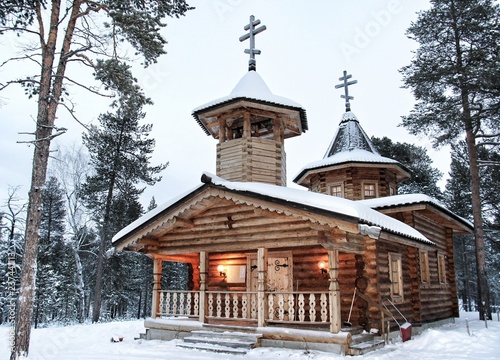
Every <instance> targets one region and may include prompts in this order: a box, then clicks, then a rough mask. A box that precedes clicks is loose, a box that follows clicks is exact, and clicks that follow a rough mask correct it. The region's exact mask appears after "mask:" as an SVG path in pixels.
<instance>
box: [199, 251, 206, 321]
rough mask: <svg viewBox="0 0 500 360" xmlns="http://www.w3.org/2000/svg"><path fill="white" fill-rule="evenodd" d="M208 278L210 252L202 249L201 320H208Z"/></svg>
mask: <svg viewBox="0 0 500 360" xmlns="http://www.w3.org/2000/svg"><path fill="white" fill-rule="evenodd" d="M207 278H208V254H207V253H206V252H205V251H200V313H199V321H200V322H201V323H206V322H207V314H206V313H207V309H208V299H207V292H206V291H207Z"/></svg>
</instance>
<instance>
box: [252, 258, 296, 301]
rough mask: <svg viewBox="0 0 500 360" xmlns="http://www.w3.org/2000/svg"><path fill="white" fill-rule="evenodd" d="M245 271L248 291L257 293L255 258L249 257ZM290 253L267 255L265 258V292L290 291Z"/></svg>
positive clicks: (291, 272) (257, 275)
mask: <svg viewBox="0 0 500 360" xmlns="http://www.w3.org/2000/svg"><path fill="white" fill-rule="evenodd" d="M247 263H248V264H249V268H248V269H247V270H248V271H247V274H248V278H247V284H248V291H252V292H253V291H257V283H258V280H259V274H258V271H257V257H256V256H254V255H251V256H250V257H249V259H248V262H247ZM292 265H293V262H292V253H291V252H282V253H269V254H268V258H267V291H276V292H280V291H292V284H293V280H292V274H293V271H292V270H293V269H292Z"/></svg>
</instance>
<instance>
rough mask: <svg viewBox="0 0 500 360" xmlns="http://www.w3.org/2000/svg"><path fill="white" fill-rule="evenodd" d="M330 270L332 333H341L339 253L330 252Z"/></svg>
mask: <svg viewBox="0 0 500 360" xmlns="http://www.w3.org/2000/svg"><path fill="white" fill-rule="evenodd" d="M328 269H329V270H330V289H329V290H330V294H329V295H330V296H329V297H330V332H332V333H334V334H336V333H338V332H340V328H341V326H340V323H341V321H340V316H341V315H340V314H341V312H340V310H341V308H340V287H339V281H338V276H339V251H338V250H329V251H328Z"/></svg>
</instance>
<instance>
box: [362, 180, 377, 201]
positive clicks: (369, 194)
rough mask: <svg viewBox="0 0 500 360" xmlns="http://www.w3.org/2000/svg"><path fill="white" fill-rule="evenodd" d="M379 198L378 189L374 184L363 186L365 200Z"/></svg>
mask: <svg viewBox="0 0 500 360" xmlns="http://www.w3.org/2000/svg"><path fill="white" fill-rule="evenodd" d="M375 197H377V187H376V185H375V184H373V183H369V184H363V199H372V198H375Z"/></svg>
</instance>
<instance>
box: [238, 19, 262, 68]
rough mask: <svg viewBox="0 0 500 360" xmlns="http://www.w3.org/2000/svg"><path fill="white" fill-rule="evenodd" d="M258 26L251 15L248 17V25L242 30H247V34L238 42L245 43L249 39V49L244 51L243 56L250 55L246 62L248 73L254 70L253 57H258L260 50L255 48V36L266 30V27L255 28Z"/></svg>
mask: <svg viewBox="0 0 500 360" xmlns="http://www.w3.org/2000/svg"><path fill="white" fill-rule="evenodd" d="M259 24H260V20H258V19H257V20H255V17H254V16H253V15H250V23H249V24H248V25H245V27H244V29H245V30H249V32H248V34H245V35H243V36H240V41H245V40H246V39H250V48H249V49H245V54H250V60H248V71H250V70H256V68H257V64H256V62H255V55H260V50H257V49H256V48H255V35H257V34H258V33H261V32H263V31H264V30H266V25H262V26H261V27H258V28H255V27H256V26H257V25H259Z"/></svg>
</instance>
